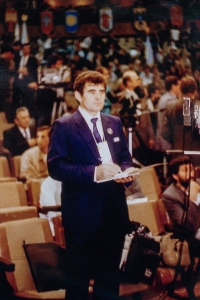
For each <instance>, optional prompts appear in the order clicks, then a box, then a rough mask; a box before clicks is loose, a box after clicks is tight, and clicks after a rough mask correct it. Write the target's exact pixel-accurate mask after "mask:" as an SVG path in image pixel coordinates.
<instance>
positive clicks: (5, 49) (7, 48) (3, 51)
mask: <svg viewBox="0 0 200 300" xmlns="http://www.w3.org/2000/svg"><path fill="white" fill-rule="evenodd" d="M6 52H11V53H13V54H14V53H15V50H14V49H13V48H12V47H11V46H7V45H4V46H2V48H1V53H2V54H3V53H6Z"/></svg>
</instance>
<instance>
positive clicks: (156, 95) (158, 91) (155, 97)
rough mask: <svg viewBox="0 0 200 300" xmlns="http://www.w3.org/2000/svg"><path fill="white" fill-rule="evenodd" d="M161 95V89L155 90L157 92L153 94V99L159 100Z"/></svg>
mask: <svg viewBox="0 0 200 300" xmlns="http://www.w3.org/2000/svg"><path fill="white" fill-rule="evenodd" d="M160 97H161V92H160V90H159V89H157V90H155V93H153V94H152V97H151V100H152V101H156V100H159V99H160Z"/></svg>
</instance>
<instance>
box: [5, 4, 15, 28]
mask: <svg viewBox="0 0 200 300" xmlns="http://www.w3.org/2000/svg"><path fill="white" fill-rule="evenodd" d="M5 22H6V23H7V24H8V32H14V30H15V23H16V22H17V11H16V10H15V9H14V8H7V9H6V11H5Z"/></svg>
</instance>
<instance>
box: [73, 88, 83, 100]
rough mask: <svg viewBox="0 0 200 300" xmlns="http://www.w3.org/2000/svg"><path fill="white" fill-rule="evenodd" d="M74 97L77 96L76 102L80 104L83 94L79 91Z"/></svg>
mask: <svg viewBox="0 0 200 300" xmlns="http://www.w3.org/2000/svg"><path fill="white" fill-rule="evenodd" d="M74 95H75V98H76V100H77V101H78V102H81V100H82V97H81V94H80V93H79V92H78V91H75V92H74Z"/></svg>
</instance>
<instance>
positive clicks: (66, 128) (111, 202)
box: [48, 110, 133, 236]
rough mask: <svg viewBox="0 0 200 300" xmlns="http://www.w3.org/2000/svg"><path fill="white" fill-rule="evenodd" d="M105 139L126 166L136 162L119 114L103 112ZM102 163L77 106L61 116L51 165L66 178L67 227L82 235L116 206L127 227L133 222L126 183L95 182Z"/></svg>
mask: <svg viewBox="0 0 200 300" xmlns="http://www.w3.org/2000/svg"><path fill="white" fill-rule="evenodd" d="M101 119H102V125H103V130H104V135H105V139H106V141H107V142H108V146H109V149H110V152H111V155H112V158H113V162H114V163H116V164H118V165H120V166H121V169H122V170H125V169H126V168H128V167H131V166H132V165H133V163H132V158H131V155H130V153H129V150H128V148H127V142H126V138H125V135H124V133H123V130H122V125H121V121H120V119H119V118H118V117H115V116H109V115H104V114H101ZM100 163H101V161H100V156H99V152H98V149H97V146H96V143H95V141H94V138H93V135H92V134H91V131H90V129H89V127H88V125H87V123H86V121H85V120H84V118H83V117H82V115H81V114H80V112H79V110H77V111H76V112H75V113H74V114H72V115H70V116H64V117H62V118H60V119H57V120H56V121H55V122H54V124H53V126H52V130H51V135H50V145H49V153H48V168H49V174H50V176H51V177H52V178H54V179H56V180H59V181H62V194H61V199H62V222H63V226H64V228H65V230H66V231H68V232H71V233H73V234H78V235H81V236H84V235H87V234H90V233H93V232H95V230H96V229H98V227H99V226H100V224H101V222H102V221H103V218H104V216H106V212H107V211H108V210H109V209H110V208H111V207H112V209H113V214H116V219H117V220H118V222H121V226H122V227H123V226H124V228H125V227H126V226H128V225H129V218H128V210H127V205H126V200H125V192H124V186H123V184H120V183H116V182H115V181H109V182H104V183H96V182H94V171H95V167H96V166H98V165H99V164H100Z"/></svg>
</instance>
